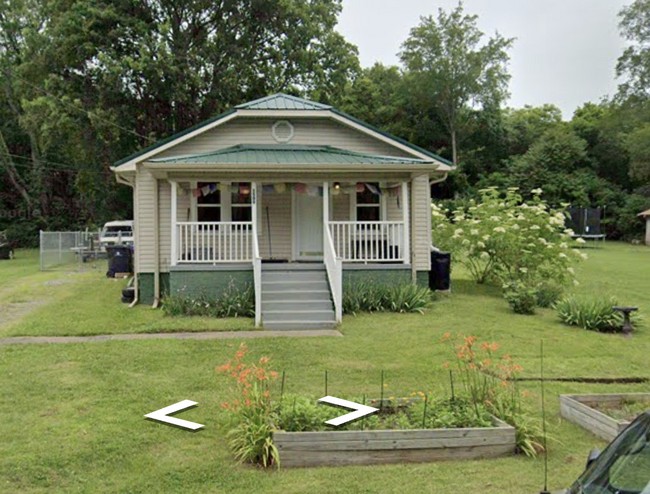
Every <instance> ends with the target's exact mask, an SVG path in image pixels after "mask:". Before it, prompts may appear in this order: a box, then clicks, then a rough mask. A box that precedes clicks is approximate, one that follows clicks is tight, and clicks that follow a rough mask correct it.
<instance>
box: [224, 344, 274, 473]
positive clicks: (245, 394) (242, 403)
mask: <svg viewBox="0 0 650 494" xmlns="http://www.w3.org/2000/svg"><path fill="white" fill-rule="evenodd" d="M247 353H248V348H247V347H246V345H245V344H243V343H242V344H241V346H240V347H239V350H238V351H237V353H236V354H235V357H234V359H232V360H230V361H228V362H227V363H226V364H224V365H222V366H220V367H217V368H216V370H217V372H221V373H223V374H225V375H227V376H228V377H230V378H231V379H232V380H233V382H234V386H233V387H232V388H231V395H232V396H231V397H230V401H229V402H226V403H223V404H222V407H223V408H224V409H226V410H228V411H229V412H230V421H231V425H232V428H231V430H230V431H229V432H228V434H227V437H228V440H229V446H230V448H231V450H232V451H233V454H234V455H235V458H236V459H237V460H239V461H240V462H242V463H244V462H245V463H253V464H257V465H261V466H263V467H265V468H266V467H270V466H277V467H279V466H280V455H279V453H278V450H277V448H276V446H275V444H273V431H274V427H273V425H272V424H273V414H274V405H273V401H272V398H271V393H270V383H271V382H272V381H274V380H275V379H276V378H277V372H274V371H271V370H269V361H270V359H269V358H268V357H262V358H260V359H259V361H257V362H252V363H251V362H246V361H245V357H246V354H247Z"/></svg>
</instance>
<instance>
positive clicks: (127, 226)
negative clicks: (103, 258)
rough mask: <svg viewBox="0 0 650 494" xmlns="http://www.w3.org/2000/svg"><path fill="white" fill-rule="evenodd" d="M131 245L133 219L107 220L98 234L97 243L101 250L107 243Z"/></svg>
mask: <svg viewBox="0 0 650 494" xmlns="http://www.w3.org/2000/svg"><path fill="white" fill-rule="evenodd" d="M115 244H128V245H133V221H109V222H108V223H106V224H105V225H104V228H102V231H101V233H100V234H99V245H100V247H101V249H102V250H105V249H106V246H107V245H115Z"/></svg>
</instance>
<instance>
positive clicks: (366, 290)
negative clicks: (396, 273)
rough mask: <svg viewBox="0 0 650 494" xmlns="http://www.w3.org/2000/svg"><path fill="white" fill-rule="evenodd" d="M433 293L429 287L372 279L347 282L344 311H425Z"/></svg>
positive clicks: (344, 293)
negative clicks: (373, 280)
mask: <svg viewBox="0 0 650 494" xmlns="http://www.w3.org/2000/svg"><path fill="white" fill-rule="evenodd" d="M431 299H432V293H431V291H430V290H429V289H428V288H425V287H420V286H417V285H413V284H411V283H402V284H398V285H394V286H392V285H386V284H382V283H374V282H370V281H358V282H352V283H348V284H346V286H345V287H344V288H343V312H345V313H346V314H356V313H357V312H381V311H387V312H419V313H422V312H424V309H425V308H426V307H427V305H428V304H429V302H431Z"/></svg>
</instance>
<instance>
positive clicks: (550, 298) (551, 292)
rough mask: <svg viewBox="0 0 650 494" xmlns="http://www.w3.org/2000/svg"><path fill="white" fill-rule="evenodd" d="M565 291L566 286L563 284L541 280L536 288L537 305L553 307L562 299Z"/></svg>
mask: <svg viewBox="0 0 650 494" xmlns="http://www.w3.org/2000/svg"><path fill="white" fill-rule="evenodd" d="M563 292H564V288H563V287H562V285H559V284H557V283H553V282H547V281H542V282H540V283H539V284H538V285H537V288H536V290H535V298H536V301H537V307H542V308H545V309H546V308H548V307H552V306H553V304H555V302H557V301H558V300H559V299H560V297H561V296H562V293H563Z"/></svg>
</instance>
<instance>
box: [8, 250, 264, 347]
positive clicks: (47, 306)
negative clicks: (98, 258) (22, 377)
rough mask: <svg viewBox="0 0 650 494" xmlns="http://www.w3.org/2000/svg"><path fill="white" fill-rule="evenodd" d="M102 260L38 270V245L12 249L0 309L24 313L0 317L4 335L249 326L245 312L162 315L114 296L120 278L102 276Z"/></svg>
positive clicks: (119, 289) (119, 291)
mask: <svg viewBox="0 0 650 494" xmlns="http://www.w3.org/2000/svg"><path fill="white" fill-rule="evenodd" d="M104 264H105V261H104V262H102V263H101V265H98V266H97V268H96V269H95V270H90V271H87V272H79V271H64V270H59V271H48V272H44V273H43V272H40V271H39V270H38V251H34V250H27V251H18V252H17V259H16V260H13V261H3V262H0V310H2V308H3V305H5V306H10V309H11V310H13V311H16V312H19V313H21V312H22V313H24V315H22V317H20V318H13V317H12V318H11V320H10V322H9V323H7V324H3V323H2V321H0V338H1V337H7V336H26V335H29V336H81V335H95V334H119V333H165V332H179V331H237V330H244V329H245V330H254V329H255V327H254V324H253V322H252V320H251V319H248V318H231V319H209V318H193V319H191V320H190V319H187V318H183V317H178V318H175V317H165V316H164V314H163V312H162V311H160V310H152V309H151V307H150V306H145V305H140V306H138V307H136V308H133V309H129V307H128V304H123V303H121V302H120V297H121V296H122V289H123V288H124V287H125V286H126V280H115V279H109V278H106V276H105V272H106V268H105V267H104Z"/></svg>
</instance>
